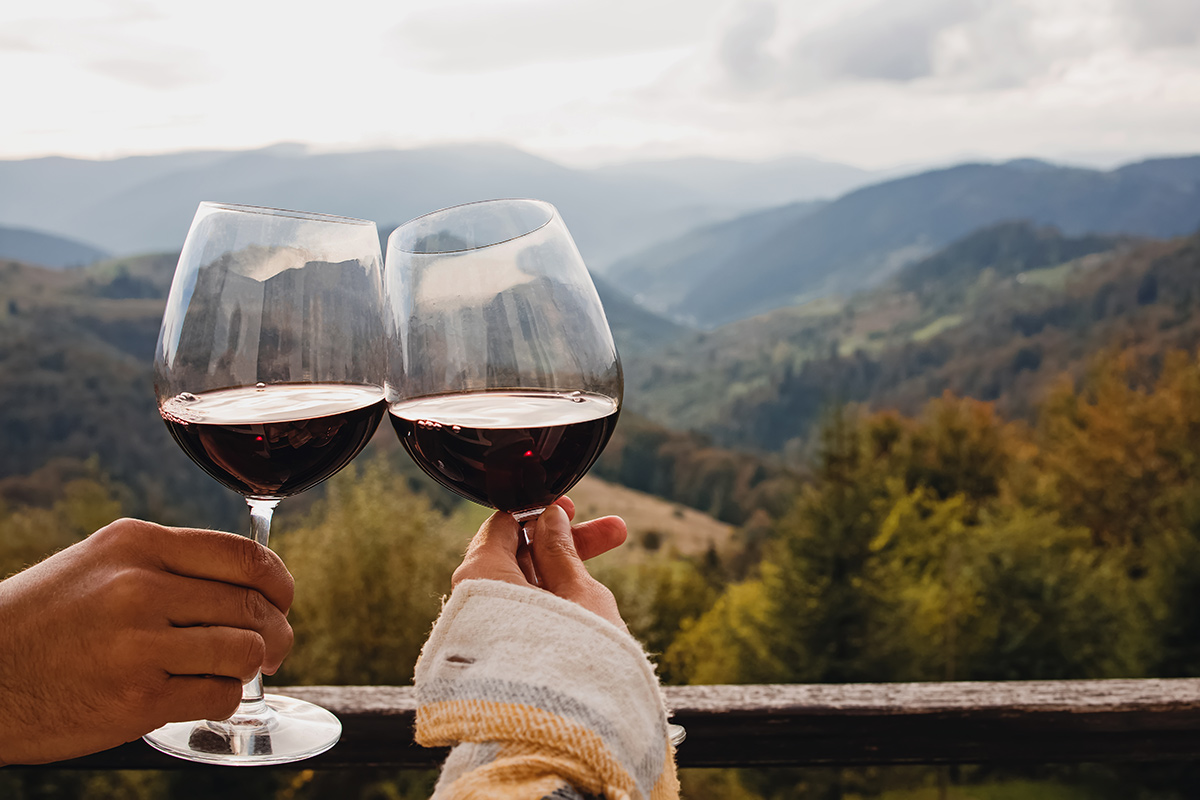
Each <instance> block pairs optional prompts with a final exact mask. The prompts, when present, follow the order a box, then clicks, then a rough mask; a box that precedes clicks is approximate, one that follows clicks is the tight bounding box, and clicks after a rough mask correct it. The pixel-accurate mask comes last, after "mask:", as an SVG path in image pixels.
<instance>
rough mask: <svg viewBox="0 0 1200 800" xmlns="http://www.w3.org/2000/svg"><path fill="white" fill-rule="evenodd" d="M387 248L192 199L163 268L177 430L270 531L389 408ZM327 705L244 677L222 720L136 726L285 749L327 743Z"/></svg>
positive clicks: (245, 748) (262, 759)
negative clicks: (281, 508) (283, 508)
mask: <svg viewBox="0 0 1200 800" xmlns="http://www.w3.org/2000/svg"><path fill="white" fill-rule="evenodd" d="M381 261H382V259H381V255H380V252H379V238H378V233H377V231H376V228H375V224H374V223H373V222H370V221H367V220H358V219H351V218H347V217H336V216H332V215H327V214H315V213H309V212H301V211H287V210H282V209H271V208H261V207H256V206H242V205H233V204H224V203H207V202H206V203H201V204H200V207H199V209H198V210H197V212H196V216H195V218H194V220H193V221H192V225H191V228H190V230H189V231H188V235H187V238H186V240H185V242H184V246H183V249H182V251H181V253H180V258H179V264H178V266H177V267H176V270H175V276H174V278H173V280H172V283H171V290H170V293H169V295H168V298H167V307H166V310H165V312H164V314H163V322H162V328H161V330H160V332H159V340H158V347H157V350H156V354H155V392H156V394H157V397H158V404H159V411H160V414H161V415H162V418H163V421H164V422H165V423H166V425H167V428H168V430H169V431H170V432H171V435H172V436H173V437H174V439H175V441H176V442H177V443H178V444H179V446H180V447H181V448H182V449H183V451H184V452H185V453H186V454H187V455H188V456H189V457H191V459H192V460H193V461H194V462H195V463H196V464H197V465H199V466H200V467H201V468H202V469H203V470H204V471H205V472H207V473H208V474H209V475H210V476H212V477H213V478H214V479H216V480H217V481H219V482H220V483H222V484H223V485H225V486H226V487H228V488H229V489H231V490H233V491H235V492H237V493H239V494H241V495H242V496H243V497H245V498H246V501H247V504H248V505H249V507H250V517H251V536H252V537H253V538H254V539H255V541H257V542H258V543H259V544H261V545H263V546H266V545H267V543H268V537H269V532H270V522H271V515H272V512H273V509H274V507H275V505H276V504H277V503H278V502H279V501H280V500H281V499H282V498H285V497H289V496H291V495H294V494H297V493H299V492H303V491H305V490H307V489H309V488H312V487H313V486H315V485H317V484H318V483H320V482H321V481H323V480H325V479H326V478H328V477H330V476H332V475H333V474H335V473H336V472H337V471H338V470H340V469H341V468H342V467H344V466H345V465H346V464H348V463H349V462H350V460H351V459H353V458H354V456H355V455H357V454H358V452H359V451H361V450H362V448H363V447H364V446H365V445H366V443H367V441H368V440H369V439H370V438H371V435H372V434H373V433H374V432H375V429H376V427H377V426H378V424H379V421H380V419H381V418H382V416H383V413H384V410H385V405H384V394H383V379H384V372H385V369H386V359H385V351H384V344H385V343H384V333H383V319H384V317H383V305H382V278H381V263H380V262H381ZM340 734H341V724H340V723H339V722H338V720H337V718H336V717H334V716H333V715H332V714H330V713H329V712H328V711H326V710H325V709H322V708H320V707H318V706H315V705H313V704H311V703H305V702H302V701H299V700H295V699H291V698H284V697H278V696H276V695H264V694H263V691H262V678H261V676H256V677H255V678H254V679H253V680H251V681H250V682H249V683H247V684H246V686H245V688H244V691H243V698H242V703H241V705H240V706H239V709H238V711H237V713H235V714H234V716H233V717H231V718H230V719H229V720H221V721H199V722H179V723H170V724H168V725H166V726H165V727H163V728H160V729H158V730H156V731H153V732H151V733H150V734H148V735H147V736H146V737H145V739H146V741H147V742H149V743H150V744H151V745H152V746H154V747H156V748H158V749H160V750H163V751H164V752H167V753H170V754H172V755H175V756H178V757H180V758H185V759H189V760H193V761H203V762H208V763H219V764H239V765H250V764H283V763H289V762H292V761H297V760H299V759H302V758H307V757H309V756H312V755H316V754H318V753H321V752H323V751H324V750H327V749H328V748H330V747H332V746H333V745H334V744H335V743H336V742H337V740H338V738H339V737H340Z"/></svg>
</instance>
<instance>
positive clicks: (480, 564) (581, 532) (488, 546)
mask: <svg viewBox="0 0 1200 800" xmlns="http://www.w3.org/2000/svg"><path fill="white" fill-rule="evenodd" d="M574 516H575V504H574V503H572V502H571V501H570V500H569V499H567V498H565V497H564V498H561V499H559V500H558V501H556V502H555V503H554V504H553V505H551V506H549V507H547V508H546V510H545V511H543V512H542V515H541V516H540V517H538V519H537V522H535V523H533V525H532V531H531V532H530V540H531V544H530V546H529V548H528V549H526V548H525V547H524V545H522V544H521V542H520V526H519V525H518V524H517V521H516V520H515V519H513V518H512V515H511V514H505V513H502V512H499V511H498V512H496V513H495V514H492V516H490V517H488V519H487V521H486V522H484V523H483V525H482V526H480V528H479V532H478V533H477V534H475V538H474V539H472V540H471V545H470V547H468V548H467V554H466V556H465V557H464V558H463V563H462V564H461V565H460V566H459V568H458V569H456V570H455V571H454V577H453V579H452V581H451V583H452V585H453V586H458V584H459V583H461V582H462V581H465V580H470V579H472V578H489V579H491V580H496V581H506V582H508V583H515V584H517V585H518V586H539V584H540V588H542V589H545V590H546V591H548V592H551V593H553V594H556V595H558V596H559V597H561V598H563V599H565V600H571V601H573V602H575V603H578V604H579V605H581V606H583V607H584V608H586V609H587V610H588V611H591V612H593V613H595V614H599V615H600V616H601V617H603V618H604V619H606V620H608V621H609V622H611V623H613V624H614V625H616V626H617V627H619V628H625V621H624V620H622V619H621V613H620V611H618V610H617V601H616V600H615V599H614V598H613V594H612V592H610V591H609V590H608V587H606V586H605V585H604V584H602V583H600V582H599V581H598V580H596V579H595V578H593V577H592V576H591V575H589V574H588V571H587V567H585V566H584V565H583V562H584V560H586V559H589V558H593V557H595V556H598V555H600V554H601V553H605V552H607V551H609V550H611V549H613V548H614V547H617V546H618V545H620V544H621V543H622V542H624V541H625V536H626V533H627V531H626V528H625V521H624V520H622V519H621V518H620V517H601V518H599V519H594V520H591V521H589V522H584V523H581V524H579V525H575V526H572V525H571V524H570V523H571V519H572V518H573V517H574ZM526 559H527V560H528V563H526V564H522V563H521V561H524V560H526ZM535 575H536V577H537V581H536V582H535V580H534V579H533V577H534V576H535Z"/></svg>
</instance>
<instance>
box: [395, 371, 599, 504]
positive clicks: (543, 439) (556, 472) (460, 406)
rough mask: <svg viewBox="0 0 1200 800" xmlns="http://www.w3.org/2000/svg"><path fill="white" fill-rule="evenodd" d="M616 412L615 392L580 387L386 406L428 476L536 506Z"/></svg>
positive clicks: (595, 452) (460, 489) (482, 495)
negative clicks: (563, 391)
mask: <svg viewBox="0 0 1200 800" xmlns="http://www.w3.org/2000/svg"><path fill="white" fill-rule="evenodd" d="M618 413H619V409H618V407H617V402H616V401H615V400H613V399H611V398H608V397H603V396H601V395H595V394H583V393H580V392H574V393H572V394H557V393H550V392H546V393H535V392H480V393H475V394H458V395H440V396H437V397H423V398H418V399H416V400H406V401H401V402H399V403H395V404H393V405H392V407H391V409H390V410H389V414H390V416H391V420H392V426H393V427H395V429H396V435H397V436H399V437H400V442H401V443H402V444H403V445H404V449H405V450H407V451H408V453H409V455H411V456H412V457H413V460H415V461H416V462H417V464H419V465H420V466H421V468H422V469H423V470H425V472H427V473H429V475H430V477H432V478H433V479H434V480H436V481H437V482H438V483H441V484H442V485H443V486H445V487H446V488H448V489H451V490H452V491H455V492H457V493H459V494H461V495H462V496H463V497H466V498H467V499H469V500H473V501H475V502H476V503H480V504H481V505H485V506H491V507H493V508H498V509H500V510H501V511H509V512H513V513H516V512H520V511H528V510H532V509H538V508H544V507H545V506H547V505H549V504H550V503H553V502H554V501H555V500H557V499H558V498H560V497H562V496H563V494H565V493H566V491H567V490H568V489H570V488H571V487H572V486H574V485H575V483H576V481H578V480H579V479H580V478H582V477H583V475H584V473H585V472H587V471H588V468H589V467H591V466H592V464H593V462H595V460H596V458H597V457H598V456H599V455H600V451H601V450H603V449H604V445H605V444H607V443H608V437H609V436H611V435H612V432H613V428H615V427H616V424H617V415H618Z"/></svg>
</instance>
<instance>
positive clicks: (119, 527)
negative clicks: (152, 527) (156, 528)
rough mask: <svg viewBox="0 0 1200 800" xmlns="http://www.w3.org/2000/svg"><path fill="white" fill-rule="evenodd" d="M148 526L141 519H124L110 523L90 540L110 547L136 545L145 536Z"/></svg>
mask: <svg viewBox="0 0 1200 800" xmlns="http://www.w3.org/2000/svg"><path fill="white" fill-rule="evenodd" d="M147 525H149V523H147V522H144V521H143V520H140V519H131V518H130V517H122V518H121V519H118V520H114V521H113V522H110V523H108V524H107V525H105V526H104V527H103V528H101V529H100V530H98V531H96V532H95V533H93V534H92V535H91V536H90V537H88V538H90V539H92V540H93V541H95V542H96V543H98V544H103V545H105V546H108V547H117V548H120V547H127V546H130V545H134V544H136V542H137V541H138V540H139V539H140V538H141V537H142V536H144V535H145V532H146V527H147Z"/></svg>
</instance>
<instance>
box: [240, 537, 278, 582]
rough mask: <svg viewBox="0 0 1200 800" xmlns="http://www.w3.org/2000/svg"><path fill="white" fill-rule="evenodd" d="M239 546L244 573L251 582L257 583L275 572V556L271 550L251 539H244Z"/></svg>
mask: <svg viewBox="0 0 1200 800" xmlns="http://www.w3.org/2000/svg"><path fill="white" fill-rule="evenodd" d="M239 544H241V552H240V554H239V557H240V559H241V569H242V573H243V574H244V575H245V576H246V577H248V578H250V580H251V581H253V582H256V583H257V582H259V581H262V580H264V579H266V578H268V577H270V576H271V575H272V574H273V573H274V572H275V560H274V554H273V553H272V552H271V551H270V550H268V549H267V548H265V547H263V546H262V545H260V544H258V543H256V542H253V541H251V540H249V539H242V540H241V541H240V542H239Z"/></svg>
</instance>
